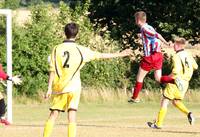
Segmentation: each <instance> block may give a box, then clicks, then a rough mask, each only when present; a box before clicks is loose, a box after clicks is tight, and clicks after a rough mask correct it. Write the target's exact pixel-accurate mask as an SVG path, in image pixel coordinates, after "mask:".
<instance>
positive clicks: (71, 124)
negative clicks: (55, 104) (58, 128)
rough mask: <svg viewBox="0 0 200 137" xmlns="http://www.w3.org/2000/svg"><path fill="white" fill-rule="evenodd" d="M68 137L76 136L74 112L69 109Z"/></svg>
mask: <svg viewBox="0 0 200 137" xmlns="http://www.w3.org/2000/svg"><path fill="white" fill-rule="evenodd" d="M68 121H69V124H68V137H75V136H76V110H75V109H74V110H73V109H70V110H69V112H68Z"/></svg>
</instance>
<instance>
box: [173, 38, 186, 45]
mask: <svg viewBox="0 0 200 137" xmlns="http://www.w3.org/2000/svg"><path fill="white" fill-rule="evenodd" d="M174 42H176V43H178V44H181V45H185V44H186V40H185V38H181V37H176V38H175V39H174Z"/></svg>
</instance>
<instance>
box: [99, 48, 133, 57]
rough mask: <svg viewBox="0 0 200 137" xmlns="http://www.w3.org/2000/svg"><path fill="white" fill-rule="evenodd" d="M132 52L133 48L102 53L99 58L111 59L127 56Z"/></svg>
mask: <svg viewBox="0 0 200 137" xmlns="http://www.w3.org/2000/svg"><path fill="white" fill-rule="evenodd" d="M131 54H132V50H130V49H126V50H124V51H122V52H119V53H100V54H99V57H98V58H99V59H110V58H117V57H126V56H129V55H131Z"/></svg>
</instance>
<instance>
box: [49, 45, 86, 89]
mask: <svg viewBox="0 0 200 137" xmlns="http://www.w3.org/2000/svg"><path fill="white" fill-rule="evenodd" d="M51 60H52V61H51V67H53V68H54V69H55V74H56V75H55V78H54V82H53V90H54V91H55V92H71V91H63V90H64V88H65V87H68V90H72V86H76V85H74V84H77V86H80V69H81V67H82V64H83V55H82V53H81V51H80V49H79V48H78V46H77V45H76V43H74V42H64V43H63V44H60V45H58V46H56V47H55V48H54V49H53V52H52V56H51ZM73 88H74V87H73Z"/></svg>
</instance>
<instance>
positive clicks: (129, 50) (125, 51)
mask: <svg viewBox="0 0 200 137" xmlns="http://www.w3.org/2000/svg"><path fill="white" fill-rule="evenodd" d="M121 54H123V55H125V56H130V55H133V51H132V50H131V49H125V50H123V51H122V52H121Z"/></svg>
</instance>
